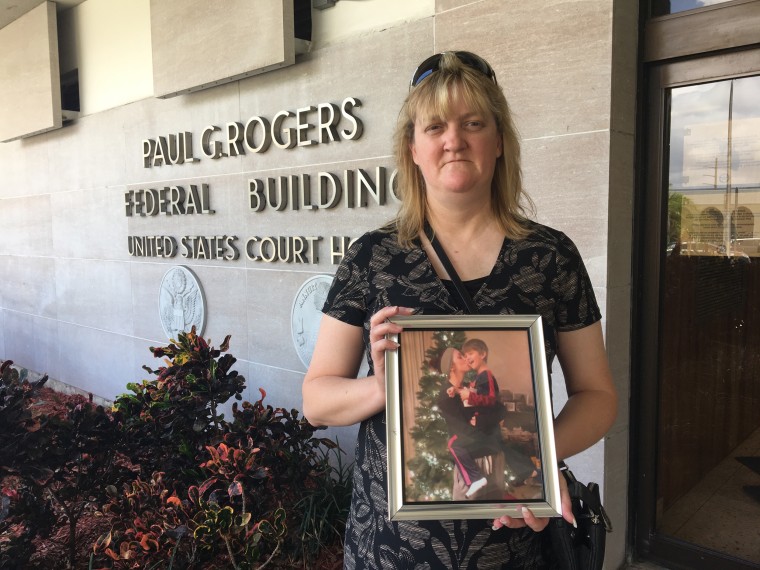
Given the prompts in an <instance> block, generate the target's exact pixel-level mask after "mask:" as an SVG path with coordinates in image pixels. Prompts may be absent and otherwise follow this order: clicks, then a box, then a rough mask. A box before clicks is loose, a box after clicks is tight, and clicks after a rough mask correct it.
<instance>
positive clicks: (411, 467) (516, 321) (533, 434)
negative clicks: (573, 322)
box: [386, 317, 556, 518]
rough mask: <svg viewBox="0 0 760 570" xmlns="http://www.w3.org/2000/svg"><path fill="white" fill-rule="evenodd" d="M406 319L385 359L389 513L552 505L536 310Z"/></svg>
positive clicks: (545, 389)
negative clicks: (524, 314) (532, 313)
mask: <svg viewBox="0 0 760 570" xmlns="http://www.w3.org/2000/svg"><path fill="white" fill-rule="evenodd" d="M408 319H409V321H405V322H404V324H403V326H404V331H403V332H402V333H400V335H398V337H399V338H398V341H397V342H399V345H400V346H399V349H398V350H397V351H396V354H395V356H394V357H392V358H390V359H389V363H388V364H390V366H387V367H386V370H387V373H388V376H389V382H388V387H389V390H388V395H389V398H388V422H389V424H388V427H389V438H388V439H389V497H391V503H392V504H391V505H390V507H391V509H390V510H391V516H392V518H393V516H396V518H404V511H406V512H408V513H410V514H409V516H412V515H411V513H412V512H414V513H415V516H418V515H420V514H423V515H426V514H429V515H430V517H431V518H432V517H434V516H440V515H441V513H440V512H439V511H440V509H444V510H446V511H447V512H449V513H455V514H459V513H462V514H467V513H468V514H467V516H479V515H482V516H487V513H489V512H491V508H493V509H498V508H503V506H504V505H505V504H507V505H509V504H512V505H515V506H516V507H517V506H518V505H519V506H522V505H530V506H531V508H532V509H535V508H536V507H538V508H539V510H540V509H541V508H542V507H552V505H555V504H556V503H555V500H554V499H555V498H554V493H553V490H554V485H553V483H554V479H555V477H556V471H554V470H553V469H549V471H550V473H549V482H550V483H552V485H549V488H547V480H546V475H547V474H546V469H545V464H547V460H548V459H549V458H551V457H553V456H554V454H553V449H554V448H553V432H552V429H551V428H552V425H551V417H552V416H551V409H550V403H549V400H550V399H549V396H548V379H547V374H546V364H545V358H544V356H543V341H542V335H541V331H540V318H537V317H536V318H532V319H531V318H527V319H526V318H515V317H500V318H493V317H492V318H486V319H485V324H487V325H488V326H482V325H483V324H484V322H483V319H484V318H483V317H460V318H457V317H448V318H447V320H446V321H445V322H441V323H438V322H437V321H436V320H435V319H433V322H432V323H431V322H430V319H431V318H430V317H427V318H422V319H420V318H419V317H408ZM473 319H475V320H473ZM526 323H528V324H529V325H530V326H525V325H526ZM431 325H432V326H431ZM447 325H448V326H447ZM452 325H455V326H452ZM476 325H479V326H476ZM537 341H540V342H537ZM534 348H537V349H538V350H534ZM396 428H397V429H396ZM554 463H556V462H552V461H549V462H548V465H549V466H552V467H553V464H554ZM394 502H395V504H393V503H394ZM551 510H552V508H549V511H551Z"/></svg>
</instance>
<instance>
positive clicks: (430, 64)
mask: <svg viewBox="0 0 760 570" xmlns="http://www.w3.org/2000/svg"><path fill="white" fill-rule="evenodd" d="M444 53H447V52H441V53H437V54H435V55H431V56H430V57H429V58H427V59H426V60H425V61H423V62H422V63H421V64H420V65H419V66H418V67H417V69H416V70H415V72H414V75H412V81H411V82H410V83H409V89H412V88H413V87H417V85H419V84H420V83H421V82H422V80H423V79H425V78H426V77H427V76H429V75H430V74H431V73H434V72H436V71H438V69H439V68H440V66H441V58H443V54H444ZM449 53H453V54H454V55H455V56H457V59H459V61H461V62H462V63H463V64H465V65H466V66H467V67H469V68H471V69H474V70H476V71H479V72H480V73H482V74H483V75H485V76H486V77H488V78H489V79H490V80H491V81H493V82H494V83H496V74H495V73H494V71H493V69H492V68H491V66H490V65H488V62H487V61H486V60H485V59H483V58H482V57H480V56H479V55H475V54H474V53H471V52H469V51H453V52H449Z"/></svg>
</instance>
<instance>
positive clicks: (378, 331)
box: [369, 306, 415, 386]
mask: <svg viewBox="0 0 760 570" xmlns="http://www.w3.org/2000/svg"><path fill="white" fill-rule="evenodd" d="M414 313H415V309H411V308H409V307H395V306H394V307H383V308H382V309H380V310H379V311H378V312H376V313H375V314H374V315H372V318H370V320H369V346H370V355H371V356H372V364H373V366H374V369H375V377H376V378H377V379H378V382H380V383H382V385H383V386H385V352H386V351H387V350H396V349H397V348H398V343H396V342H394V341H392V340H390V339H388V338H386V335H389V334H398V333H400V332H401V331H402V330H404V329H403V328H402V327H401V326H400V325H397V324H395V323H391V322H389V321H388V319H390V318H391V317H396V316H399V315H403V316H407V315H413V314H414Z"/></svg>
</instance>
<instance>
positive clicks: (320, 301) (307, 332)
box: [290, 275, 332, 368]
mask: <svg viewBox="0 0 760 570" xmlns="http://www.w3.org/2000/svg"><path fill="white" fill-rule="evenodd" d="M331 283H332V277H331V276H329V275H317V276H316V277H311V278H309V279H307V280H306V281H304V282H303V285H301V288H300V289H299V290H298V293H296V297H295V299H294V300H293V309H292V310H291V311H290V330H291V332H292V334H293V346H294V347H295V349H296V352H297V353H298V358H300V359H301V362H302V363H303V365H304V366H305V367H306V368H308V367H309V364H310V363H311V355H312V353H313V352H314V346H315V345H316V343H317V333H318V332H319V321H320V319H321V318H322V305H324V304H325V299H327V292H328V291H329V290H330V284H331Z"/></svg>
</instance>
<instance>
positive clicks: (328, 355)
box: [303, 307, 414, 426]
mask: <svg viewBox="0 0 760 570" xmlns="http://www.w3.org/2000/svg"><path fill="white" fill-rule="evenodd" d="M412 313H414V310H413V309H408V308H404V307H386V308H384V309H380V310H379V311H378V312H377V313H375V314H374V315H373V316H372V317H371V319H370V351H371V353H372V360H373V362H374V364H375V366H374V368H375V373H374V375H373V376H369V377H366V378H357V377H356V374H357V372H358V371H359V368H360V366H361V361H362V357H363V355H364V353H365V346H364V332H363V328H362V327H361V326H355V325H349V324H348V323H344V322H342V321H339V320H338V319H336V318H333V317H330V316H329V315H324V316H323V317H322V323H321V324H320V327H319V335H318V336H317V343H316V346H315V348H314V353H313V354H312V357H311V364H310V365H309V370H307V372H306V375H305V376H304V380H303V414H304V416H305V417H306V418H307V419H308V420H309V422H310V423H311V424H312V425H315V426H347V425H351V424H355V423H357V422H360V421H362V420H365V419H367V418H369V417H372V416H374V415H375V414H377V413H378V412H380V411H382V410H384V409H385V351H386V350H395V349H396V348H398V345H397V344H396V343H395V342H393V341H390V340H387V339H386V338H385V335H386V334H393V333H398V332H401V327H400V326H399V325H395V324H393V323H389V322H388V319H389V318H391V317H394V316H396V315H411V314H412Z"/></svg>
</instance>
